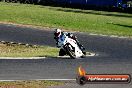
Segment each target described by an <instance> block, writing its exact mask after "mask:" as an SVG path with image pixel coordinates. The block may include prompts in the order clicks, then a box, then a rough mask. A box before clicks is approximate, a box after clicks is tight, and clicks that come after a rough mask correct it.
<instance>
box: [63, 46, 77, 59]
mask: <svg viewBox="0 0 132 88" xmlns="http://www.w3.org/2000/svg"><path fill="white" fill-rule="evenodd" d="M70 46H71V45H70V44H67V45H66V46H65V49H66V52H67V54H68V55H69V56H70V57H71V58H72V59H76V55H75V49H74V48H73V47H72V46H71V47H72V49H73V50H74V51H72V50H71V47H70Z"/></svg>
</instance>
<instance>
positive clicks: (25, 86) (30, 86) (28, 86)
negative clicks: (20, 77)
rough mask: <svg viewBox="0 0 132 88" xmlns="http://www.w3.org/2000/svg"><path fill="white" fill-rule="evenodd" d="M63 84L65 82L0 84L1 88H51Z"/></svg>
mask: <svg viewBox="0 0 132 88" xmlns="http://www.w3.org/2000/svg"><path fill="white" fill-rule="evenodd" d="M63 84H64V83H63V82H55V81H15V82H0V88H47V87H49V86H58V85H63Z"/></svg>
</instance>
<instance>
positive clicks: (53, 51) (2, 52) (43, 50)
mask: <svg viewBox="0 0 132 88" xmlns="http://www.w3.org/2000/svg"><path fill="white" fill-rule="evenodd" d="M58 52H59V49H58V48H54V47H49V46H38V47H27V46H23V45H11V46H7V45H6V44H0V57H44V56H49V57H50V56H52V57H55V56H58Z"/></svg>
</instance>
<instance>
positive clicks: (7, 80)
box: [0, 79, 76, 82]
mask: <svg viewBox="0 0 132 88" xmlns="http://www.w3.org/2000/svg"><path fill="white" fill-rule="evenodd" d="M31 80H32V81H33V80H35V81H76V79H27V80H0V82H9V81H31Z"/></svg>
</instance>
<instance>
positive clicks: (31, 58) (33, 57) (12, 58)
mask: <svg viewBox="0 0 132 88" xmlns="http://www.w3.org/2000/svg"><path fill="white" fill-rule="evenodd" d="M45 58H46V57H0V59H45Z"/></svg>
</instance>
